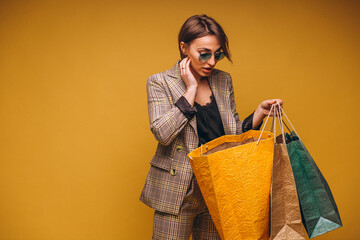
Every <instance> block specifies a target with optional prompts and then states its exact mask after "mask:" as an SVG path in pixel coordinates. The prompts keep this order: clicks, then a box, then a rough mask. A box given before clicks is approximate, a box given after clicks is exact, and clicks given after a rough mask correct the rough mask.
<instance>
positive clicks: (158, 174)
mask: <svg viewBox="0 0 360 240" xmlns="http://www.w3.org/2000/svg"><path fill="white" fill-rule="evenodd" d="M179 63H180V61H178V62H177V63H176V64H175V65H174V66H173V67H172V68H171V69H169V70H167V71H164V72H161V73H157V74H154V75H152V76H150V77H149V78H148V81H147V94H148V111H149V120H150V129H151V131H152V133H153V134H154V136H155V138H156V140H157V141H158V142H159V143H158V146H157V149H156V153H155V155H154V157H153V158H152V160H151V162H150V165H151V167H150V170H149V173H148V175H147V178H146V182H145V186H144V188H143V190H142V193H141V196H140V201H142V202H144V203H145V204H146V205H148V206H150V207H152V208H154V209H155V210H158V211H160V212H165V213H170V214H178V213H179V210H180V206H181V204H182V202H183V199H184V197H185V195H186V192H187V189H188V187H189V185H190V182H191V179H192V177H193V171H192V169H191V165H190V162H189V160H188V158H187V154H188V153H190V152H191V151H192V150H194V149H196V148H197V147H198V144H199V139H198V135H197V128H196V116H194V117H193V118H192V119H191V120H190V121H189V120H188V119H187V118H186V117H185V115H184V114H183V113H182V112H181V111H180V110H179V108H178V107H176V106H175V103H176V101H177V100H178V99H179V98H180V97H181V96H182V95H183V94H184V93H185V91H186V85H185V83H184V81H183V80H182V78H181V76H180V67H179ZM209 84H210V87H211V89H212V92H213V94H214V97H215V100H216V103H217V105H218V109H219V112H220V116H221V120H222V123H223V126H224V131H225V134H226V135H234V134H241V133H242V127H241V126H242V121H240V120H239V116H238V113H237V112H236V109H235V108H236V105H235V101H234V90H233V85H232V80H231V76H230V74H229V73H226V72H223V71H221V70H218V69H213V71H212V72H211V74H210V76H209Z"/></svg>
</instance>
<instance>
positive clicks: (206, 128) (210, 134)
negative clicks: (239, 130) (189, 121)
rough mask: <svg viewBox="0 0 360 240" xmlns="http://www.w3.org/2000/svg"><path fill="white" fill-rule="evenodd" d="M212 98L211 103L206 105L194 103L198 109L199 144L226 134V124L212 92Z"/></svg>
mask: <svg viewBox="0 0 360 240" xmlns="http://www.w3.org/2000/svg"><path fill="white" fill-rule="evenodd" d="M210 99H211V101H210V103H208V104H206V105H204V106H202V105H200V104H198V103H197V102H195V103H194V106H195V107H196V109H197V112H196V124H197V131H198V136H199V146H200V145H201V144H205V143H207V142H209V141H211V140H213V139H215V138H218V137H221V136H222V135H225V131H224V126H223V124H222V121H221V117H220V113H219V109H218V107H217V104H216V100H215V98H214V95H213V94H211V97H210Z"/></svg>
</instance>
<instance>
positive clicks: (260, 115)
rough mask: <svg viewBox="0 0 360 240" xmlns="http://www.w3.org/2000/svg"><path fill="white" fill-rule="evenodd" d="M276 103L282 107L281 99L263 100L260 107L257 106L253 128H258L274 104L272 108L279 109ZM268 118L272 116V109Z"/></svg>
mask: <svg viewBox="0 0 360 240" xmlns="http://www.w3.org/2000/svg"><path fill="white" fill-rule="evenodd" d="M277 102H278V103H279V104H280V106H281V107H282V106H283V101H282V100H281V99H270V100H265V101H263V102H262V103H260V105H259V106H258V108H257V109H256V110H255V113H254V117H253V128H255V127H257V126H259V124H260V123H261V121H262V120H263V119H264V118H265V117H266V116H267V115H269V112H270V109H271V106H272V105H273V104H275V105H274V107H277V109H279V106H278V104H277ZM270 116H274V108H273V110H272V111H271V113H270Z"/></svg>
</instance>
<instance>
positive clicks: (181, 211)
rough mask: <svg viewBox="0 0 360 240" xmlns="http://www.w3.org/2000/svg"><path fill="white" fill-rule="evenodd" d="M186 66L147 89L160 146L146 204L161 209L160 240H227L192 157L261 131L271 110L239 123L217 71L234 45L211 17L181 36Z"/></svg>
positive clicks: (224, 76) (197, 19) (225, 79)
mask: <svg viewBox="0 0 360 240" xmlns="http://www.w3.org/2000/svg"><path fill="white" fill-rule="evenodd" d="M178 40H179V42H178V43H179V50H180V55H181V59H182V60H181V61H180V60H179V61H178V62H177V63H176V64H175V65H174V66H173V67H172V68H171V69H169V70H167V71H164V72H161V73H157V74H154V75H152V76H151V77H149V79H148V81H147V92H148V110H149V120H150V128H151V131H152V132H153V134H154V136H155V138H156V140H157V141H158V142H159V143H158V146H157V149H156V153H155V155H154V157H153V159H152V160H151V162H150V164H151V167H150V171H149V173H148V176H147V178H146V183H145V186H144V189H143V191H142V194H141V197H140V200H141V201H143V202H144V203H145V204H147V205H148V206H150V207H152V208H154V209H155V215H154V223H153V239H189V237H190V234H191V233H192V237H193V239H220V237H219V234H218V233H217V231H216V228H215V225H214V223H213V222H212V220H211V217H210V215H209V211H208V210H207V208H206V205H205V202H204V200H203V198H202V195H201V192H200V190H199V186H198V184H197V182H196V179H195V177H194V174H193V172H192V169H191V166H190V163H189V160H188V159H187V154H188V153H189V152H191V151H192V150H194V149H195V148H197V147H198V146H199V145H201V144H204V143H206V142H208V141H210V140H212V139H215V138H217V137H220V136H222V135H224V134H227V135H228V134H241V133H243V132H245V131H248V130H250V129H259V128H260V125H261V122H262V120H263V119H264V117H265V116H267V115H268V114H269V110H270V108H271V105H272V104H274V103H276V101H278V102H280V104H282V101H281V100H280V99H271V100H266V101H263V102H262V103H261V104H260V105H259V106H258V108H257V109H256V110H255V111H254V112H253V113H252V114H251V115H250V116H249V117H247V118H246V119H245V120H244V121H240V120H239V116H238V113H237V111H236V106H235V101H234V91H233V85H232V80H231V76H230V74H229V73H226V72H223V71H221V70H218V69H215V68H214V67H215V65H216V63H217V62H218V61H220V60H221V59H222V58H224V57H225V56H226V57H227V58H228V59H229V60H230V61H231V59H230V52H229V47H228V39H227V37H226V35H225V33H224V31H223V29H222V28H221V26H220V25H219V24H218V23H217V22H216V21H215V20H214V19H212V18H210V17H208V16H206V15H202V16H199V15H195V16H192V17H190V18H189V19H187V20H186V22H185V23H184V25H183V26H182V28H181V30H180V33H179V39H178Z"/></svg>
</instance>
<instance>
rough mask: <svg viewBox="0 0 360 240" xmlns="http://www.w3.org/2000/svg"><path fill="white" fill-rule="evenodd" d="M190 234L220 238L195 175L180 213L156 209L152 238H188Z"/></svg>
mask: <svg viewBox="0 0 360 240" xmlns="http://www.w3.org/2000/svg"><path fill="white" fill-rule="evenodd" d="M190 234H192V239H193V240H200V239H204V240H205V239H206V240H209V239H210V240H219V239H220V236H219V234H218V232H217V230H216V228H215V225H214V222H213V221H212V219H211V217H210V214H209V211H208V210H207V208H206V204H205V202H204V199H203V197H202V195H201V192H200V189H199V186H198V184H197V183H196V179H195V177H193V179H192V181H191V185H190V187H189V191H188V193H187V194H186V196H185V198H184V202H183V204H182V205H181V208H180V212H179V214H178V215H172V214H168V213H162V212H159V211H156V210H155V214H154V225H153V237H152V239H156V240H165V239H167V240H185V239H186V240H187V239H189V238H190Z"/></svg>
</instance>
